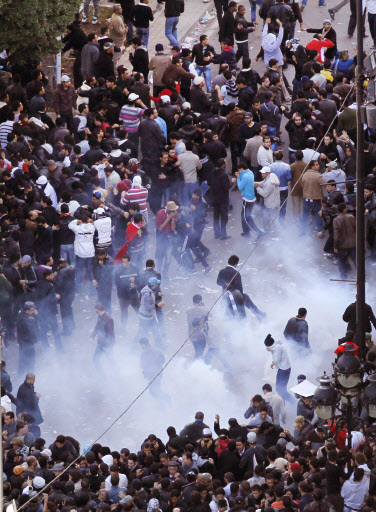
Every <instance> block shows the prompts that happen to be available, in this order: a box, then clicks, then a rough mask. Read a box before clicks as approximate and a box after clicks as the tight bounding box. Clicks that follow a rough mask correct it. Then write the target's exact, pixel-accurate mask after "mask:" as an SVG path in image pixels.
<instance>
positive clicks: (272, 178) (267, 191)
mask: <svg viewBox="0 0 376 512" xmlns="http://www.w3.org/2000/svg"><path fill="white" fill-rule="evenodd" d="M257 193H258V194H260V196H262V197H263V198H264V206H265V208H278V207H279V205H280V194H279V179H278V176H277V175H276V174H274V173H272V172H271V173H269V174H268V176H267V177H266V178H265V179H264V180H262V181H259V182H258V188H257Z"/></svg>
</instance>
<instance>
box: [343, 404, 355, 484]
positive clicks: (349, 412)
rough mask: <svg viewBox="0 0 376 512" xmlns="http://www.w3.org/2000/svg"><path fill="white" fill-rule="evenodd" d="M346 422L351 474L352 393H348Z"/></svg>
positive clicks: (349, 472)
mask: <svg viewBox="0 0 376 512" xmlns="http://www.w3.org/2000/svg"><path fill="white" fill-rule="evenodd" d="M345 398H346V402H347V404H346V423H347V425H346V426H347V461H348V463H347V474H348V475H351V472H352V471H351V451H350V450H351V448H352V446H351V443H352V433H351V431H352V421H351V420H352V412H353V411H352V402H351V398H352V397H351V395H346V397H345Z"/></svg>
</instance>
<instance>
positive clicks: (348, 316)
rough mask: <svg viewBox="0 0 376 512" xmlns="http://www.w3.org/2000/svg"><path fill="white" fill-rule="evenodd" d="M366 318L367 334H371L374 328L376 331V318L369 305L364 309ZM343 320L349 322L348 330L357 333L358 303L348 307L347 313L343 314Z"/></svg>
mask: <svg viewBox="0 0 376 512" xmlns="http://www.w3.org/2000/svg"><path fill="white" fill-rule="evenodd" d="M364 316H365V328H366V332H371V331H372V327H371V323H372V325H373V327H374V328H375V329H376V318H375V315H374V313H373V311H372V308H371V306H369V305H368V304H366V305H365V308H364ZM342 320H343V321H344V322H347V323H348V324H347V330H348V331H353V332H356V329H357V322H356V302H353V303H352V304H350V305H349V306H347V308H346V311H345V312H344V313H343V316H342Z"/></svg>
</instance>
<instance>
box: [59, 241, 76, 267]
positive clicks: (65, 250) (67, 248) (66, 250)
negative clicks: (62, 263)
mask: <svg viewBox="0 0 376 512" xmlns="http://www.w3.org/2000/svg"><path fill="white" fill-rule="evenodd" d="M60 258H63V259H64V260H66V261H67V262H68V263H69V264H70V265H73V266H74V264H75V261H76V256H75V254H74V245H73V244H66V245H61V246H60Z"/></svg>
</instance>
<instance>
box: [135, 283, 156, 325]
mask: <svg viewBox="0 0 376 512" xmlns="http://www.w3.org/2000/svg"><path fill="white" fill-rule="evenodd" d="M155 314H156V313H155V295H154V291H153V290H152V289H151V288H150V286H149V285H146V286H145V287H144V288H142V290H141V302H140V309H139V311H138V316H139V318H140V319H143V320H153V318H154V317H155Z"/></svg>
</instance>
